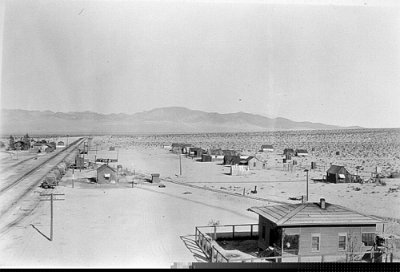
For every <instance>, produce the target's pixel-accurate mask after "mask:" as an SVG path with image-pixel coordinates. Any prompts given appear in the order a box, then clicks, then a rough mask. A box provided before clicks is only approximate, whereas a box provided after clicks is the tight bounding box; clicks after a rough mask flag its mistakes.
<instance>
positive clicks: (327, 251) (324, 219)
mask: <svg viewBox="0 0 400 272" xmlns="http://www.w3.org/2000/svg"><path fill="white" fill-rule="evenodd" d="M248 210H249V211H252V212H254V213H256V214H258V215H259V221H258V224H259V226H258V230H259V237H258V247H259V248H260V249H261V250H272V249H273V250H275V251H277V252H279V253H280V254H281V256H286V257H297V258H296V259H297V260H298V257H304V258H301V261H302V262H307V261H337V260H338V258H345V257H346V252H348V251H354V252H365V251H367V250H371V247H372V246H374V243H375V236H376V232H377V224H379V223H383V221H382V220H381V219H379V218H376V217H374V216H370V215H364V214H361V213H359V212H356V211H353V210H351V209H348V208H345V207H343V206H340V205H336V204H331V203H327V202H325V199H323V198H321V200H320V202H319V203H314V202H307V203H301V204H283V205H274V206H263V207H252V208H249V209H248ZM324 257H325V259H324ZM288 260H289V261H290V258H289V259H288Z"/></svg>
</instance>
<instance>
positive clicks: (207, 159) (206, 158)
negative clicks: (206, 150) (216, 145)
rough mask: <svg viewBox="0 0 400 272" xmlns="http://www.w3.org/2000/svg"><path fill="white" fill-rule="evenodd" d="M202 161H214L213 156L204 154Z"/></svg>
mask: <svg viewBox="0 0 400 272" xmlns="http://www.w3.org/2000/svg"><path fill="white" fill-rule="evenodd" d="M201 161H202V162H210V161H212V157H211V155H208V154H202V155H201Z"/></svg>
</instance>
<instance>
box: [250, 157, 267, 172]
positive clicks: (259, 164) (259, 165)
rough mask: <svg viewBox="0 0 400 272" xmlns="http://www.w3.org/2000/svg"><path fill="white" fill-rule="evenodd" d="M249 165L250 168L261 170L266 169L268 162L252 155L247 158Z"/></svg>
mask: <svg viewBox="0 0 400 272" xmlns="http://www.w3.org/2000/svg"><path fill="white" fill-rule="evenodd" d="M247 165H248V166H249V169H250V170H261V169H266V167H267V162H266V161H261V160H259V159H258V158H256V157H252V156H250V157H249V158H247Z"/></svg>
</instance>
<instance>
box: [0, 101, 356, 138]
mask: <svg viewBox="0 0 400 272" xmlns="http://www.w3.org/2000/svg"><path fill="white" fill-rule="evenodd" d="M343 128H344V127H339V126H334V125H326V124H321V123H311V122H295V121H291V120H289V119H285V118H281V117H278V118H268V117H265V116H261V115H256V114H250V113H245V112H237V113H227V114H220V113H216V112H203V111H198V110H190V109H187V108H183V107H168V108H157V109H153V110H150V111H144V112H139V113H135V114H123V113H120V114H100V113H95V112H89V111H85V112H68V113H63V112H52V111H28V110H19V109H2V110H1V134H3V135H4V134H24V133H29V134H133V133H201V132H253V131H271V130H304V129H343ZM346 128H360V127H346Z"/></svg>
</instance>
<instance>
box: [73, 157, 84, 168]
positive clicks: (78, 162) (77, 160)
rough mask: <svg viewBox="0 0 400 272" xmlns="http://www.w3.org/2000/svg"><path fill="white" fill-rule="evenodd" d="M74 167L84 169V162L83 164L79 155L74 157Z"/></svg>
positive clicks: (82, 159)
mask: <svg viewBox="0 0 400 272" xmlns="http://www.w3.org/2000/svg"><path fill="white" fill-rule="evenodd" d="M75 167H76V168H84V167H85V162H84V158H83V157H80V156H79V155H78V156H76V157H75Z"/></svg>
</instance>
